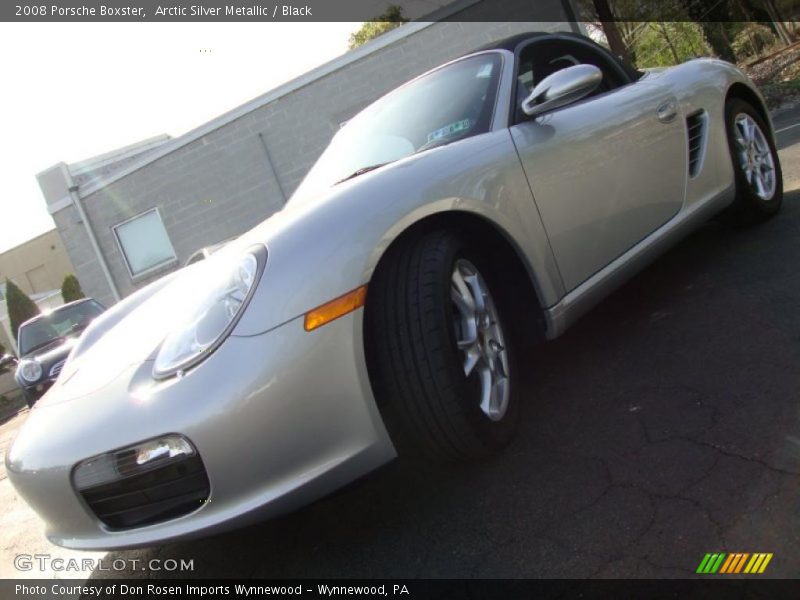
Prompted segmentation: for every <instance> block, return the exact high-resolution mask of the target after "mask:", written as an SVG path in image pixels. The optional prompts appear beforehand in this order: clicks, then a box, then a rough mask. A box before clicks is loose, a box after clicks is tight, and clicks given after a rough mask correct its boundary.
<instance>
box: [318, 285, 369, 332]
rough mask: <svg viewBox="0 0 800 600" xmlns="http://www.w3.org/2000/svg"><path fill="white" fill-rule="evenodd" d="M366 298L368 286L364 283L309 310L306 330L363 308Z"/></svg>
mask: <svg viewBox="0 0 800 600" xmlns="http://www.w3.org/2000/svg"><path fill="white" fill-rule="evenodd" d="M366 299H367V286H366V285H362V286H361V287H360V288H356V289H354V290H351V291H349V292H347V293H346V294H344V295H343V296H339V297H338V298H334V299H333V300H331V301H330V302H326V303H325V304H323V305H322V306H318V307H317V308H315V309H313V310H310V311H308V312H307V313H306V322H305V328H306V331H314V330H315V329H317V328H319V327H322V326H323V325H325V324H326V323H330V322H331V321H333V320H335V319H338V318H339V317H343V316H344V315H346V314H347V313H350V312H353V311H354V310H356V309H357V308H361V307H362V306H364V301H365V300H366Z"/></svg>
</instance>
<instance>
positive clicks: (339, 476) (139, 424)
mask: <svg viewBox="0 0 800 600" xmlns="http://www.w3.org/2000/svg"><path fill="white" fill-rule="evenodd" d="M361 322H362V311H361V310H359V311H356V312H354V313H351V314H349V315H347V316H345V317H342V318H340V319H338V320H336V321H334V322H332V323H330V324H328V325H326V326H324V327H322V328H320V329H318V330H315V331H314V332H311V333H307V332H306V331H305V330H304V329H303V320H302V318H298V319H295V320H293V321H290V322H288V323H286V324H284V325H282V326H280V327H278V328H276V329H273V330H271V331H269V332H267V333H264V334H261V335H256V336H252V337H236V336H231V337H229V338H228V339H227V340H226V341H225V342H224V343H223V344H222V345H221V346H220V347H219V349H217V351H216V352H215V353H214V354H212V355H211V356H210V357H208V359H206V360H205V361H204V362H202V363H201V364H199V365H198V366H197V367H195V368H194V369H193V370H191V371H189V372H187V373H186V375H185V376H184V377H183V378H181V379H177V378H173V379H170V380H167V381H164V382H154V381H153V380H152V379H151V378H150V377H149V371H150V369H151V367H152V365H151V363H144V364H141V365H132V366H131V367H130V368H129V369H127V370H126V371H125V372H123V373H122V374H121V375H120V376H118V377H117V378H115V379H114V380H113V381H111V382H110V383H108V384H106V385H105V386H103V387H102V388H101V389H99V390H96V391H94V392H92V393H91V394H88V395H86V396H83V397H80V398H76V399H70V400H64V401H61V400H60V398H58V397H57V396H58V394H60V393H63V391H64V390H62V389H60V387H59V386H56V388H54V389H53V390H52V391H51V392H50V394H51V395H56V397H55V398H51V397H50V396H48V398H47V402H46V403H45V404H44V405H42V406H37V408H36V409H35V410H33V411H32V412H31V414H30V416H29V418H28V421H27V422H26V423H25V425H24V426H23V428H22V430H21V431H20V433H19V435H18V437H17V439H16V440H15V441H14V444H13V445H12V446H11V448H10V449H9V452H8V455H7V456H6V465H7V472H8V475H9V478H10V479H11V481H12V483H13V484H14V486H15V487H16V489H17V490H18V491H19V493H20V495H21V496H22V497H23V498H24V499H25V500H26V501H27V502H28V503H29V504H30V505H31V506H32V507H33V508H34V509H35V510H36V512H37V513H38V514H39V515H40V516H41V518H42V519H43V520H44V522H45V528H46V535H47V537H48V539H49V540H50V541H52V542H53V543H55V544H58V545H61V546H66V547H70V548H80V549H112V548H128V547H136V546H146V545H151V544H154V543H156V542H162V541H166V540H173V539H178V538H185V537H195V536H201V535H208V534H211V533H215V532H218V531H222V530H225V529H230V528H233V527H236V526H241V525H244V524H247V523H249V522H252V521H256V520H261V519H264V518H268V517H272V516H275V515H278V514H281V513H283V512H286V511H289V510H292V509H295V508H297V507H299V506H301V505H303V504H306V503H308V502H310V501H312V500H314V499H316V498H318V497H320V496H323V495H325V494H327V493H329V492H331V491H333V490H335V489H336V488H338V487H340V486H342V485H345V484H347V483H349V482H351V481H353V480H354V479H356V478H358V477H360V476H362V475H364V474H366V473H367V472H369V471H371V470H373V469H375V468H376V467H378V466H380V465H381V464H383V463H385V462H387V461H389V460H390V459H391V458H393V457H394V456H395V451H394V447H393V446H392V444H391V441H390V440H389V437H388V435H387V433H386V430H385V428H384V426H383V423H382V420H381V418H380V415H379V413H378V410H377V407H376V405H375V402H374V399H373V396H372V392H371V389H370V386H369V381H368V377H367V372H366V366H365V361H364V356H363V344H362V343H361V340H362V331H361V327H362V325H361ZM84 368H85V367H84ZM169 433H178V434H181V435H184V436H185V437H186V438H188V439H189V440H191V442H192V443H193V444H194V446H195V448H196V449H197V451H198V453H199V455H200V456H201V457H202V460H203V463H204V464H205V468H206V471H207V474H208V479H209V481H210V486H211V493H210V496H209V498H208V501H206V502H204V503H203V504H202V505H201V506H199V507H198V508H197V509H196V510H194V511H193V512H191V513H189V514H186V515H183V516H181V517H178V518H175V519H172V520H168V521H164V522H161V523H157V524H153V525H147V526H143V527H138V528H134V529H126V530H111V529H109V528H108V527H107V526H105V525H104V524H103V523H101V522H100V520H99V519H98V518H97V517H96V516H95V515H94V513H93V512H92V511H91V509H90V508H89V507H88V506H87V505H86V503H85V502H84V501H83V499H82V498H81V496H80V495H79V493H78V492H77V491H76V490H75V489H74V487H73V484H72V481H71V477H72V469H73V467H74V466H75V464H76V463H78V462H80V461H82V460H85V459H86V458H89V457H92V456H96V455H98V454H102V453H105V452H109V451H111V450H114V449H117V448H121V447H123V446H127V445H130V444H134V443H138V442H140V441H143V440H146V439H149V438H153V437H155V436H160V435H164V434H169Z"/></svg>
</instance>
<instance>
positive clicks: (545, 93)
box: [521, 65, 603, 117]
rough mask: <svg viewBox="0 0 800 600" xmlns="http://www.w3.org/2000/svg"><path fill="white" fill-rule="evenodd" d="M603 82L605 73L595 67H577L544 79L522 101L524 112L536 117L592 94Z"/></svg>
mask: <svg viewBox="0 0 800 600" xmlns="http://www.w3.org/2000/svg"><path fill="white" fill-rule="evenodd" d="M602 80H603V72H602V71H601V70H600V69H598V68H597V67H595V66H594V65H575V66H573V67H567V68H565V69H561V70H560V71H556V72H555V73H553V74H551V75H548V76H547V77H545V78H544V79H542V80H541V81H540V82H539V83H538V84H537V85H536V87H535V88H533V91H532V92H531V95H530V96H528V97H527V98H525V100H523V101H522V105H521V108H522V112H524V113H525V114H526V115H528V116H529V117H536V116H538V115H541V114H543V113H546V112H547V111H550V110H553V109H554V108H558V107H560V106H565V105H567V104H570V103H572V102H575V101H577V100H580V99H581V98H583V97H584V96H586V95H588V94H591V93H592V92H593V91H594V90H595V89H597V86H598V85H600V82H601V81H602Z"/></svg>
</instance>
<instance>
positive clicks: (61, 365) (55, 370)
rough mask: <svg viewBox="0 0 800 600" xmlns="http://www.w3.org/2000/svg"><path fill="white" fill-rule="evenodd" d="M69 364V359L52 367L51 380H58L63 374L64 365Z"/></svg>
mask: <svg viewBox="0 0 800 600" xmlns="http://www.w3.org/2000/svg"><path fill="white" fill-rule="evenodd" d="M65 362H67V359H64V360H62V361H59V362H57V363H56V364H54V365H53V366H52V368H51V369H50V378H51V379H56V378H57V377H58V376H59V375H60V374H61V369H63V368H64V363H65Z"/></svg>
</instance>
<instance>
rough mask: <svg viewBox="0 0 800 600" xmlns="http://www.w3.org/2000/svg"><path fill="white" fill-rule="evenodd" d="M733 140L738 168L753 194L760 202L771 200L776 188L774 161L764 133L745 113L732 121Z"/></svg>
mask: <svg viewBox="0 0 800 600" xmlns="http://www.w3.org/2000/svg"><path fill="white" fill-rule="evenodd" d="M734 140H735V142H736V154H737V156H738V158H739V167H740V168H741V169H742V172H743V173H744V176H745V178H746V179H747V182H748V183H749V184H750V187H751V188H752V190H753V192H754V193H755V194H756V195H757V196H758V197H759V198H761V199H762V200H765V201H766V200H771V199H772V197H773V196H774V195H775V187H776V173H775V159H774V157H773V156H772V149H771V148H770V146H769V143H768V142H767V138H766V137H765V136H764V132H763V131H761V128H760V127H759V126H758V123H756V121H755V119H753V117H751V116H750V115H748V114H747V113H739V114H738V115H736V119H734Z"/></svg>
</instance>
